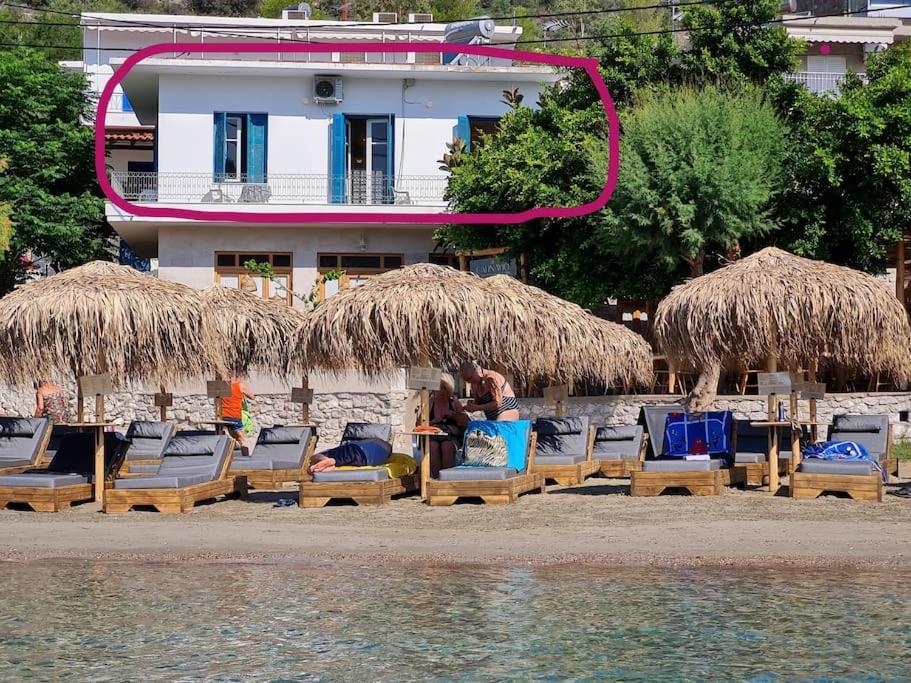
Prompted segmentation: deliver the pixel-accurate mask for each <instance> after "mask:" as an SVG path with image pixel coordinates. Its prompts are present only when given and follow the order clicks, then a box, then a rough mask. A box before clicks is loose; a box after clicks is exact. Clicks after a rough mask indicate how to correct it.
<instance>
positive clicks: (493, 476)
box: [439, 467, 519, 481]
mask: <svg viewBox="0 0 911 683" xmlns="http://www.w3.org/2000/svg"><path fill="white" fill-rule="evenodd" d="M518 474H519V471H518V470H517V469H515V468H514V467H450V468H448V469H445V470H440V477H439V480H440V481H502V480H505V479H512V478H513V477H516V476H518Z"/></svg>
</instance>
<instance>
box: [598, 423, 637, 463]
mask: <svg viewBox="0 0 911 683" xmlns="http://www.w3.org/2000/svg"><path fill="white" fill-rule="evenodd" d="M642 436H643V429H642V427H641V426H640V425H623V426H618V427H598V428H597V429H596V430H595V443H594V447H593V449H592V453H593V456H594V458H595V460H638V459H639V451H640V449H641V448H642Z"/></svg>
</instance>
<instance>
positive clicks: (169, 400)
mask: <svg viewBox="0 0 911 683" xmlns="http://www.w3.org/2000/svg"><path fill="white" fill-rule="evenodd" d="M173 405H174V394H164V393H158V394H155V407H156V408H170V407H171V406H173Z"/></svg>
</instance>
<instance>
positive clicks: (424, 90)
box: [158, 75, 541, 175]
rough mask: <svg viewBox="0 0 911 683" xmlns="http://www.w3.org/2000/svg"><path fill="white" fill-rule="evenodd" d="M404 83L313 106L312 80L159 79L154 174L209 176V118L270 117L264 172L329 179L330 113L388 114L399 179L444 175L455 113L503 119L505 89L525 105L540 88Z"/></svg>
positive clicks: (357, 82)
mask: <svg viewBox="0 0 911 683" xmlns="http://www.w3.org/2000/svg"><path fill="white" fill-rule="evenodd" d="M402 84H403V82H402V80H399V79H395V80H393V79H374V80H370V79H365V78H346V79H345V81H344V102H343V103H342V104H340V105H336V106H328V105H319V104H315V103H314V102H313V100H312V93H313V79H312V78H311V77H301V78H279V77H276V78H252V77H245V78H242V77H224V76H207V77H202V76H176V75H163V76H161V79H160V84H159V121H158V135H159V138H158V139H159V143H158V170H159V172H162V173H168V172H171V173H211V172H212V170H213V143H214V136H213V125H212V121H213V119H212V114H213V112H216V111H224V112H240V113H263V112H265V113H268V115H269V124H268V126H269V128H268V136H269V140H268V172H269V174H321V175H322V174H326V173H327V172H328V169H329V128H330V123H331V117H332V115H333V114H359V115H365V114H368V115H369V114H377V115H386V114H393V115H394V116H395V126H396V130H395V143H394V144H395V169H396V173H397V174H399V175H441V171H440V170H439V168H438V166H439V164H438V163H437V160H438V159H440V158H441V156H442V155H443V153H444V152H445V151H446V150H445V143H446V142H450V141H451V140H452V138H453V128H454V127H455V125H456V123H457V119H458V117H459V116H460V115H469V116H501V115H503V114H504V113H506V111H507V110H508V107H507V105H505V104H504V103H502V102H501V99H502V92H503V90H504V89H507V88H511V87H513V86H514V85H515V86H517V87H519V89H520V91H521V92H522V93H523V94H524V95H525V97H526V101H531V102H535V101H537V98H538V95H539V93H540V90H541V86H540V85H538V84H528V83H521V84H518V83H517V84H513V83H512V82H510V81H509V80H506V79H504V80H503V81H497V82H470V81H465V82H461V81H442V80H425V79H420V80H417V81H416V82H415V84H414V86H412V87H409V88H408V89H407V90H406V91H405V93H404V95H403V91H402Z"/></svg>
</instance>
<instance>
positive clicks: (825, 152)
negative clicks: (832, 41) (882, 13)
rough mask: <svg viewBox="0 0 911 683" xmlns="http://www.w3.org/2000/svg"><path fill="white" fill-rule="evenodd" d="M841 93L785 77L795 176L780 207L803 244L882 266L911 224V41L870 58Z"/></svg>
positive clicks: (783, 101) (784, 107) (783, 96)
mask: <svg viewBox="0 0 911 683" xmlns="http://www.w3.org/2000/svg"><path fill="white" fill-rule="evenodd" d="M867 79H868V82H867V84H864V83H863V82H862V81H861V80H860V79H859V78H857V77H852V76H849V77H848V79H847V81H846V83H845V84H844V85H843V86H842V89H841V95H840V97H838V98H833V97H825V96H822V97H821V96H818V95H814V94H812V93H810V92H808V91H806V90H805V89H804V88H802V87H789V86H787V85H783V84H782V85H780V87H779V88H778V90H776V92H775V96H776V101H777V105H778V108H779V109H780V110H781V111H782V112H784V113H785V115H786V117H787V119H788V121H789V123H790V125H791V130H792V132H791V139H790V140H789V150H790V154H789V158H788V162H787V167H788V169H789V171H790V175H791V181H790V182H789V183H787V184H786V185H785V191H784V194H783V196H782V197H781V200H780V201H779V202H778V205H777V207H776V215H777V218H778V220H779V221H780V222H781V224H782V226H783V228H784V231H783V233H782V235H781V238H780V243H781V244H782V245H783V246H785V247H786V248H788V249H791V250H793V251H794V252H796V253H798V254H801V255H804V256H810V257H813V258H821V259H825V260H827V261H834V262H836V263H842V264H845V265H849V266H852V267H855V268H860V269H862V270H866V271H868V272H881V271H882V269H883V266H884V264H885V255H886V250H887V249H888V248H889V247H890V246H891V245H894V244H895V243H896V242H898V240H900V239H901V237H902V234H903V233H908V232H911V44H908V43H902V44H899V45H895V46H893V47H891V48H889V50H887V51H886V52H883V53H881V54H877V55H874V56H873V57H871V60H870V62H869V63H868V65H867Z"/></svg>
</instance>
